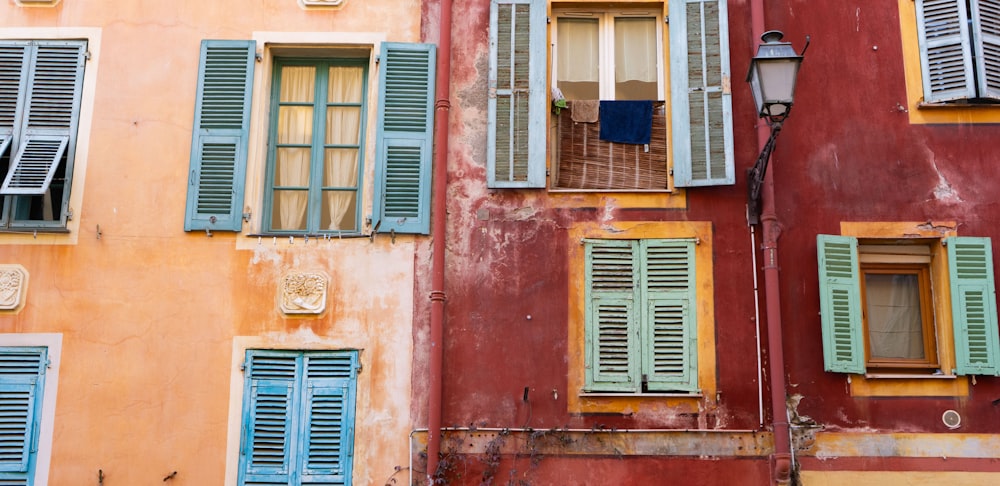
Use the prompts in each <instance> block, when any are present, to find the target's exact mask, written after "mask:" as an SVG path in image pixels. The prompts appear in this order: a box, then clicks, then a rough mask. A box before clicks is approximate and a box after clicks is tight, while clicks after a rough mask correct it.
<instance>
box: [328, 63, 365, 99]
mask: <svg viewBox="0 0 1000 486" xmlns="http://www.w3.org/2000/svg"><path fill="white" fill-rule="evenodd" d="M363 74H364V68H363V67H361V66H333V67H331V68H330V80H329V83H328V87H327V93H328V94H327V102H329V103H361V94H362V89H361V88H362V86H363V82H364V79H363V78H362V75H363Z"/></svg>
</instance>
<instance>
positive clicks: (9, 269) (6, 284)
mask: <svg viewBox="0 0 1000 486" xmlns="http://www.w3.org/2000/svg"><path fill="white" fill-rule="evenodd" d="M27 292H28V271H27V270H25V269H24V267H22V266H20V265H17V264H9V265H0V311H5V310H14V309H17V308H19V307H21V305H22V304H24V298H25V295H26V294H27Z"/></svg>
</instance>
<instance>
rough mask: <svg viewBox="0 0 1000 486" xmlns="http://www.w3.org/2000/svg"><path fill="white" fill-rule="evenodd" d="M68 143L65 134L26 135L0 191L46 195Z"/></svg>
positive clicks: (0, 192) (4, 192) (1, 192)
mask: <svg viewBox="0 0 1000 486" xmlns="http://www.w3.org/2000/svg"><path fill="white" fill-rule="evenodd" d="M68 144H69V136H68V135H66V136H52V135H35V136H31V135H29V136H26V137H25V138H24V141H23V142H22V144H21V147H20V149H18V151H17V155H15V157H14V161H13V162H12V163H11V168H10V171H8V172H7V177H6V178H5V179H4V181H3V186H0V194H28V195H40V194H45V191H47V190H48V188H49V184H51V183H52V178H53V177H54V176H55V173H56V170H57V169H58V168H59V162H60V161H61V160H62V158H63V155H64V154H65V153H66V146H67V145H68ZM0 153H2V151H0Z"/></svg>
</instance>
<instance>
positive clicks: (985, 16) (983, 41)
mask: <svg viewBox="0 0 1000 486" xmlns="http://www.w3.org/2000/svg"><path fill="white" fill-rule="evenodd" d="M970 5H971V6H972V31H973V38H974V39H978V40H979V42H977V43H976V46H975V49H976V56H975V59H976V72H977V73H978V74H979V76H977V79H978V81H979V97H981V98H991V99H994V100H1000V0H971V3H970Z"/></svg>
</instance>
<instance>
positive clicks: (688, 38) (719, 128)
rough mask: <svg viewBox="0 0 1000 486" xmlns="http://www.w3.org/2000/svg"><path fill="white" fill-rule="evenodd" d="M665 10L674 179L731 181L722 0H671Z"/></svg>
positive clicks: (725, 20) (687, 184) (682, 184)
mask: <svg viewBox="0 0 1000 486" xmlns="http://www.w3.org/2000/svg"><path fill="white" fill-rule="evenodd" d="M669 13H670V17H669V18H670V26H669V28H670V99H671V107H670V110H671V123H672V128H673V135H672V140H671V141H670V142H671V144H672V147H673V157H674V185H675V186H677V187H690V186H717V185H727V184H734V183H735V182H736V169H735V166H734V164H733V108H732V92H731V89H730V79H731V78H730V72H729V22H728V15H727V8H726V0H676V1H671V2H670V9H669Z"/></svg>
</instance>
